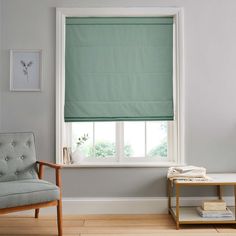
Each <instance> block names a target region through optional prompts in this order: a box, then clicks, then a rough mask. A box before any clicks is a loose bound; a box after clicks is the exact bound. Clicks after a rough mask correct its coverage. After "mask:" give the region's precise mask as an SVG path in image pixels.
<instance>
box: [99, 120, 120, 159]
mask: <svg viewBox="0 0 236 236" xmlns="http://www.w3.org/2000/svg"><path fill="white" fill-rule="evenodd" d="M115 132H116V122H96V123H95V150H94V151H95V157H97V158H101V157H114V156H115V155H116V144H115V137H116V134H115Z"/></svg>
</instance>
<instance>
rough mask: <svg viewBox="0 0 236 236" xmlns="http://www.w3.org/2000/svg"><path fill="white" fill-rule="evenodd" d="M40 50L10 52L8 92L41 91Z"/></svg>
mask: <svg viewBox="0 0 236 236" xmlns="http://www.w3.org/2000/svg"><path fill="white" fill-rule="evenodd" d="M41 89H42V50H10V91H41Z"/></svg>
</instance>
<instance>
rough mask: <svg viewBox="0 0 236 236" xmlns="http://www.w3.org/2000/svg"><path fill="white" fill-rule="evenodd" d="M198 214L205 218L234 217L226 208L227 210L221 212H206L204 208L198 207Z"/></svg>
mask: <svg viewBox="0 0 236 236" xmlns="http://www.w3.org/2000/svg"><path fill="white" fill-rule="evenodd" d="M197 212H198V214H199V215H200V216H201V217H203V218H224V217H232V216H233V213H232V211H231V210H230V209H229V208H227V207H226V209H225V210H221V211H212V210H210V211H205V210H203V208H202V207H197Z"/></svg>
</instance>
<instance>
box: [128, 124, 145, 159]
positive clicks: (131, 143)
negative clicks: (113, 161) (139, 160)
mask: <svg viewBox="0 0 236 236" xmlns="http://www.w3.org/2000/svg"><path fill="white" fill-rule="evenodd" d="M124 156H125V157H144V156H145V122H124Z"/></svg>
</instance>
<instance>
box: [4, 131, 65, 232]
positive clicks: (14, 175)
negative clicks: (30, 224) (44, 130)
mask: <svg viewBox="0 0 236 236" xmlns="http://www.w3.org/2000/svg"><path fill="white" fill-rule="evenodd" d="M45 165H46V166H48V167H51V168H54V169H55V170H56V185H54V184H52V183H49V182H47V181H44V180H42V177H43V167H44V166H45ZM60 168H61V166H60V165H56V164H51V163H47V162H40V161H36V153H35V144H34V135H33V134H32V133H4V134H0V214H6V213H11V212H16V211H22V210H30V209H35V218H38V215H39V208H42V207H48V206H57V223H58V235H60V236H61V235H62V204H61V189H60V187H61V178H60Z"/></svg>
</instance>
